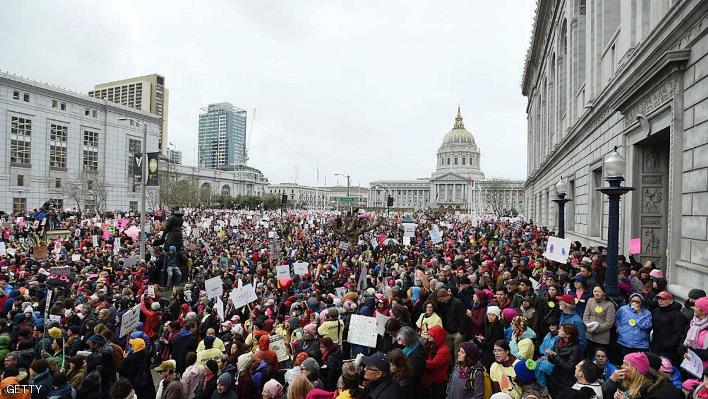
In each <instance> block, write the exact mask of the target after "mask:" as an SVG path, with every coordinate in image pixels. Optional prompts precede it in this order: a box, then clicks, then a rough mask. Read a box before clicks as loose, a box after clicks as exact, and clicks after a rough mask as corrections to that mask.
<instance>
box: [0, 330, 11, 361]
mask: <svg viewBox="0 0 708 399" xmlns="http://www.w3.org/2000/svg"><path fill="white" fill-rule="evenodd" d="M9 351H10V336H9V335H0V361H3V360H5V356H7V354H8V353H9Z"/></svg>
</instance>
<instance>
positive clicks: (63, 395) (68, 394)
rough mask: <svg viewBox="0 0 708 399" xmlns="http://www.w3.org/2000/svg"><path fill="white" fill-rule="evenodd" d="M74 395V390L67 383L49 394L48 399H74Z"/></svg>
mask: <svg viewBox="0 0 708 399" xmlns="http://www.w3.org/2000/svg"><path fill="white" fill-rule="evenodd" d="M74 394H75V393H74V389H73V388H71V385H70V384H69V381H67V382H65V383H64V385H62V386H60V387H56V388H54V389H52V390H51V391H50V392H49V393H48V394H47V399H74Z"/></svg>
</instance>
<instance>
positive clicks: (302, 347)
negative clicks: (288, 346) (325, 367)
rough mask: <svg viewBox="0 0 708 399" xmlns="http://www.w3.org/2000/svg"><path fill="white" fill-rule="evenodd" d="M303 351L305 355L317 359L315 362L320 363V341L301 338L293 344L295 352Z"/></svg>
mask: <svg viewBox="0 0 708 399" xmlns="http://www.w3.org/2000/svg"><path fill="white" fill-rule="evenodd" d="M300 352H305V353H307V356H309V357H311V358H313V359H315V360H317V363H322V352H321V351H320V343H319V342H318V341H317V340H316V339H311V340H309V341H307V340H305V339H301V340H300V341H298V343H297V344H296V345H295V353H296V354H297V353H300Z"/></svg>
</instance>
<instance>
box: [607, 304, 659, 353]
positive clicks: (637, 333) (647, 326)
mask: <svg viewBox="0 0 708 399" xmlns="http://www.w3.org/2000/svg"><path fill="white" fill-rule="evenodd" d="M633 296H636V295H633ZM615 328H616V329H617V343H618V344H620V345H622V346H624V347H627V348H640V349H649V331H651V328H652V323H651V312H649V310H647V309H642V310H641V312H640V313H639V314H637V312H635V311H634V310H633V309H632V308H631V307H630V306H629V305H624V306H622V307H621V308H619V309H618V310H617V314H616V315H615Z"/></svg>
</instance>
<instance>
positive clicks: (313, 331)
mask: <svg viewBox="0 0 708 399" xmlns="http://www.w3.org/2000/svg"><path fill="white" fill-rule="evenodd" d="M302 330H303V332H306V333H308V334H310V335H312V336H313V337H316V336H317V325H316V324H313V323H310V324H308V325H306V326H305V327H303V328H302Z"/></svg>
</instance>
